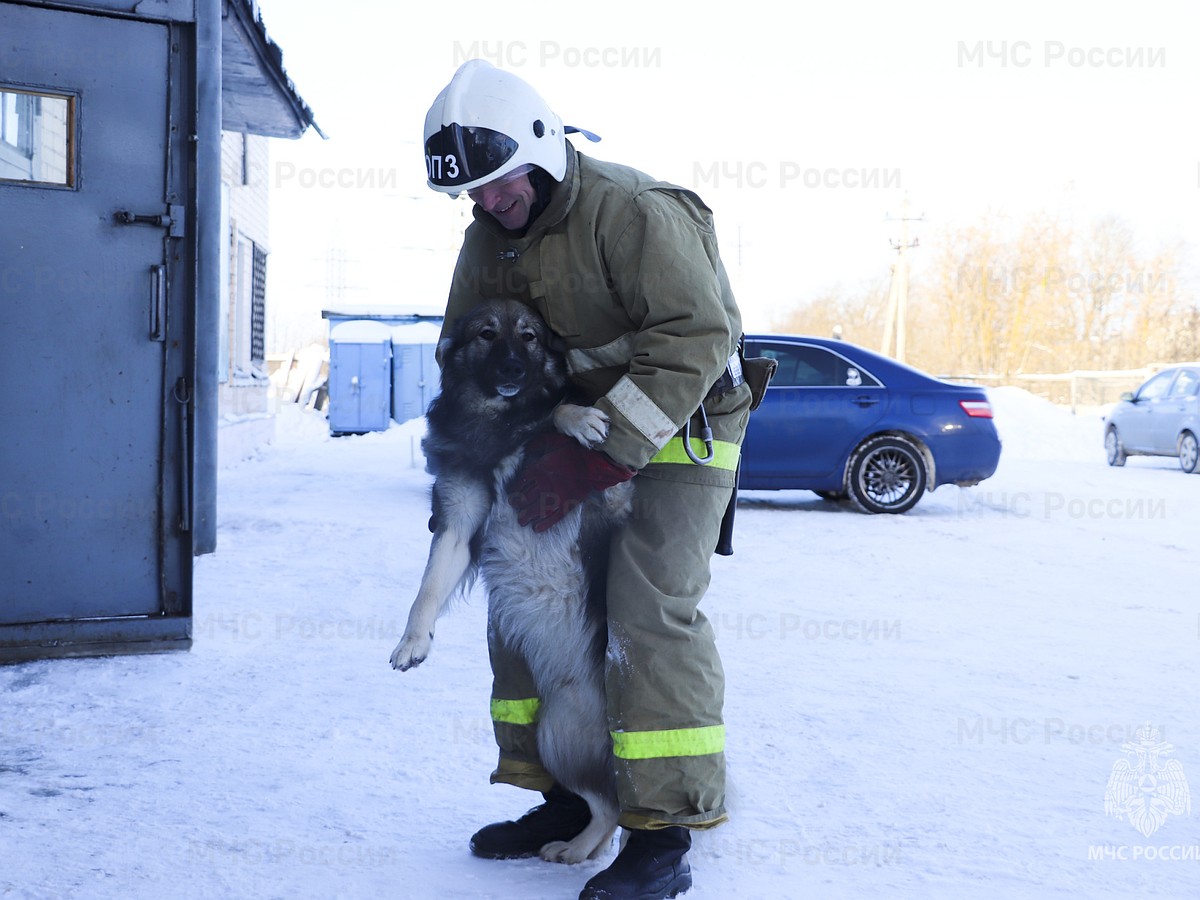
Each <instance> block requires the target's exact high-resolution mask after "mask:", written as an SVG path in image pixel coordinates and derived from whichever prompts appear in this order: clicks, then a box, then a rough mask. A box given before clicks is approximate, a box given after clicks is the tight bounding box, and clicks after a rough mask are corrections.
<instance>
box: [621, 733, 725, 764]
mask: <svg viewBox="0 0 1200 900" xmlns="http://www.w3.org/2000/svg"><path fill="white" fill-rule="evenodd" d="M612 739H613V755H614V756H616V757H617V758H618V759H661V758H663V757H667V756H707V755H708V754H710V753H721V752H722V751H724V749H725V726H724V725H705V726H703V727H701V728H673V729H669V730H666V731H614V732H612Z"/></svg>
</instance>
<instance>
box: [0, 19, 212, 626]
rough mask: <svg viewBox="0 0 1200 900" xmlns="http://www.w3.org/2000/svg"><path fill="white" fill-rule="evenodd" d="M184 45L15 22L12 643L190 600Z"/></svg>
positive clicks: (0, 240)
mask: <svg viewBox="0 0 1200 900" xmlns="http://www.w3.org/2000/svg"><path fill="white" fill-rule="evenodd" d="M180 33H181V32H180V30H179V29H178V28H177V27H175V26H169V25H165V24H157V23H151V22H144V21H133V20H129V19H118V18H108V17H104V16H97V15H84V14H81V13H73V12H66V11H62V10H52V9H46V8H33V7H23V6H15V5H11V4H5V5H3V6H0V35H3V39H4V48H3V51H4V52H3V58H2V60H0V98H2V100H0V106H2V108H3V110H4V112H5V116H4V121H3V122H2V123H0V124H2V126H3V128H2V129H0V210H3V214H2V215H0V294H2V297H3V302H2V303H0V341H2V347H0V421H2V422H3V425H2V426H0V427H2V428H3V440H2V441H0V473H3V482H2V484H0V638H3V637H7V636H9V633H10V632H12V631H14V629H8V630H7V632H6V630H5V628H4V627H3V626H21V628H24V629H25V631H26V632H28V633H29V635H30V636H31V640H36V639H37V637H38V635H42V636H43V637H44V638H47V640H49V639H50V638H53V640H49V643H51V644H53V643H56V642H57V641H58V640H59V639H62V638H66V637H69V636H70V634H69V633H66V632H62V631H61V629H59V630H58V631H55V630H54V629H55V628H57V627H58V624H61V623H62V622H66V621H79V620H85V621H88V622H92V621H95V620H104V619H112V620H118V621H121V622H125V623H128V622H132V621H135V620H137V617H145V618H146V619H147V620H152V619H156V618H160V617H162V616H169V615H171V614H173V613H175V614H177V613H179V612H181V611H182V610H183V609H184V607H185V605H186V604H187V603H188V602H189V601H188V597H189V595H190V571H191V570H190V562H189V560H190V543H189V542H188V540H187V535H186V531H187V528H188V523H187V516H188V509H187V505H188V504H187V465H188V461H187V455H188V447H189V441H188V437H187V418H186V416H187V404H188V402H189V400H190V397H189V393H190V387H189V379H188V377H187V376H188V371H189V369H188V365H187V361H188V358H189V357H188V355H187V354H188V353H189V348H190V346H191V344H190V338H189V337H188V330H189V329H188V326H189V322H190V309H191V307H190V304H184V303H182V302H180V303H178V304H176V305H173V304H172V302H171V299H172V297H173V296H174V295H175V294H176V293H178V294H179V295H180V297H182V296H184V295H185V294H186V290H185V289H187V288H189V287H190V284H191V282H190V280H189V279H190V275H189V274H188V273H187V269H188V266H187V264H186V263H187V262H188V261H189V260H191V259H193V257H192V256H191V251H190V250H188V249H187V248H186V247H185V246H184V243H183V241H182V240H181V238H182V236H183V235H184V234H185V233H186V232H185V227H184V226H185V223H184V221H183V212H184V208H185V206H184V204H185V202H186V196H185V195H186V189H185V188H183V187H181V185H185V184H186V183H187V181H186V179H187V177H188V176H187V175H186V173H185V172H184V171H181V170H184V169H186V166H185V165H182V164H180V161H179V156H178V153H179V146H180V145H181V144H183V142H184V141H185V139H186V126H184V125H183V123H182V121H179V120H182V118H183V116H182V114H181V105H180V100H179V97H180V93H179V91H180V89H179V87H178V83H177V82H178V81H179V80H181V79H180V72H181V63H180V52H181V50H180V41H179V35H180ZM172 84H174V85H175V86H174V87H173V88H172V87H171V85H172ZM181 130H182V132H183V133H179V132H180V131H181ZM173 132H174V133H176V134H177V140H175V139H172V138H171V137H170V135H171V134H172V133H173ZM39 623H40V624H39ZM55 623H58V624H55ZM15 630H20V629H15ZM120 631H121V634H122V635H123V636H124V637H126V638H128V639H130V640H136V639H138V637H137V636H136V635H135V634H134V631H136V629H135V628H134V629H131V628H130V627H129V626H122V629H120ZM96 639H102V638H99V637H98V638H96ZM3 646H6V645H5V643H4V641H2V640H0V648H2V647H3Z"/></svg>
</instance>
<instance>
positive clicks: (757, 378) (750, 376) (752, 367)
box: [742, 356, 779, 412]
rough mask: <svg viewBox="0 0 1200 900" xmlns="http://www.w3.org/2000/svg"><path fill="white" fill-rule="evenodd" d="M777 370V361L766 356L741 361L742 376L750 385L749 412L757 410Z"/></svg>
mask: <svg viewBox="0 0 1200 900" xmlns="http://www.w3.org/2000/svg"><path fill="white" fill-rule="evenodd" d="M777 368H779V360H777V359H771V358H769V357H766V356H751V357H747V358H745V359H743V360H742V374H743V375H744V376H745V378H746V384H748V385H750V397H751V401H750V411H751V412H753V411H754V410H756V409H758V407H759V406H760V405H761V404H762V402H763V397H765V396H766V395H767V385H768V384H770V383H771V377H772V376H773V375H774V374H775V370H776V369H777Z"/></svg>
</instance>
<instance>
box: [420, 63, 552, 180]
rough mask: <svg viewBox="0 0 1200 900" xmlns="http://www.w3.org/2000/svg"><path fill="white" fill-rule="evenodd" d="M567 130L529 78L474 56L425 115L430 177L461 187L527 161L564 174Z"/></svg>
mask: <svg viewBox="0 0 1200 900" xmlns="http://www.w3.org/2000/svg"><path fill="white" fill-rule="evenodd" d="M571 130H574V129H571ZM566 131H567V129H564V128H563V123H562V119H560V118H559V117H558V116H557V115H555V114H554V112H553V111H552V110H551V109H550V107H549V106H547V105H546V101H545V100H543V99H542V98H541V97H540V96H539V95H538V93H537V91H535V90H534V89H533V88H532V87H530V86H529V85H528V84H527V83H526V82H524V81H522V80H521V79H520V78H518V77H517V76H516V75H513V74H511V73H510V72H505V71H502V70H500V69H497V68H496V67H495V66H493V65H492V64H491V63H489V62H487V61H486V60H482V59H469V60H467V61H466V62H465V63H463V64H462V65H461V66H459V67H458V71H457V72H455V73H454V77H453V78H452V79H451V80H450V83H449V84H448V85H446V87H445V88H444V89H443V90H442V92H441V93H440V94H438V95H437V99H436V100H434V101H433V106H431V107H429V112H428V113H427V114H426V115H425V172H426V175H427V176H428V179H429V181H428V184H429V186H430V187H431V188H433V189H434V190H435V191H442V192H444V193H447V194H460V193H462V192H463V191H470V190H474V189H475V188H477V187H479V186H480V185H483V184H487V183H488V182H489V181H495V180H496V179H497V178H501V177H503V176H504V175H507V174H508V173H509V172H512V171H513V170H514V169H516V168H518V167H520V166H525V165H534V166H538V167H540V168H542V169H545V170H546V171H547V172H549V173H550V176H551V177H552V178H553V179H554V180H555V181H562V180H563V177H564V176H565V175H566V172H567V144H566Z"/></svg>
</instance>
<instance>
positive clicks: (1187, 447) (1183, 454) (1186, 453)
mask: <svg viewBox="0 0 1200 900" xmlns="http://www.w3.org/2000/svg"><path fill="white" fill-rule="evenodd" d="M1198 452H1200V448H1197V446H1196V439H1195V438H1194V437H1192V436H1191V435H1190V434H1187V435H1184V437H1183V440H1182V441H1181V442H1180V447H1179V462H1180V463H1181V464H1182V466H1183V468H1184V469H1186V470H1187V471H1189V472H1191V471H1192V470H1194V469H1195V468H1196V454H1197V453H1198Z"/></svg>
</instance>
